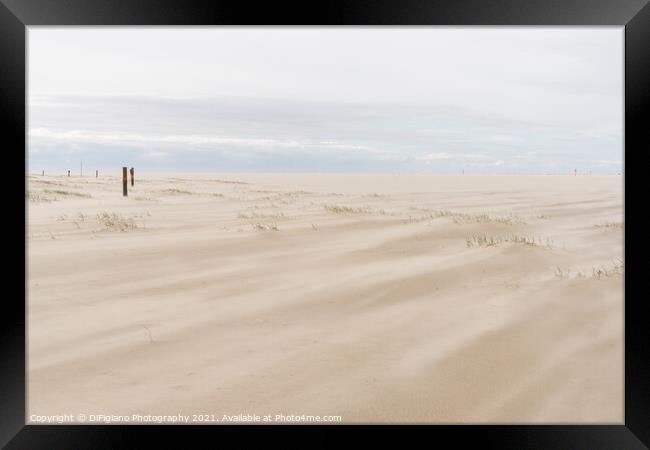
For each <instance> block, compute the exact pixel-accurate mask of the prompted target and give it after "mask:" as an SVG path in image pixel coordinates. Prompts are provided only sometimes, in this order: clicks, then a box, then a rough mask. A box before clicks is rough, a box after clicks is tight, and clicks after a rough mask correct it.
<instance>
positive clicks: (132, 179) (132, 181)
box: [131, 167, 135, 186]
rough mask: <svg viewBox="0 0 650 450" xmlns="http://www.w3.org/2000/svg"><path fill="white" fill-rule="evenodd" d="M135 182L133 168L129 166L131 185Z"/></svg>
mask: <svg viewBox="0 0 650 450" xmlns="http://www.w3.org/2000/svg"><path fill="white" fill-rule="evenodd" d="M134 184H135V170H134V169H133V167H131V186H133V185H134Z"/></svg>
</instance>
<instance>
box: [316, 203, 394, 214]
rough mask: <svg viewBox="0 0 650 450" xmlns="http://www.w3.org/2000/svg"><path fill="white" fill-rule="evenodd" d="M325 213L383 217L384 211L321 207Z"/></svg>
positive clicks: (338, 206) (339, 206)
mask: <svg viewBox="0 0 650 450" xmlns="http://www.w3.org/2000/svg"><path fill="white" fill-rule="evenodd" d="M323 207H324V208H325V210H326V211H328V212H331V213H334V214H381V215H385V214H386V211H384V210H383V209H374V208H371V207H369V206H363V207H358V208H352V207H350V206H341V205H328V204H326V205H323Z"/></svg>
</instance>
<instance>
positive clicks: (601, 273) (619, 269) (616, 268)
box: [591, 258, 625, 280]
mask: <svg viewBox="0 0 650 450" xmlns="http://www.w3.org/2000/svg"><path fill="white" fill-rule="evenodd" d="M624 271H625V263H624V262H623V260H622V259H620V258H617V259H616V260H615V261H614V263H613V267H612V268H611V269H607V268H605V267H604V266H600V267H593V268H592V270H591V276H592V278H596V279H597V280H600V279H601V278H609V277H614V276H617V275H623V273H624Z"/></svg>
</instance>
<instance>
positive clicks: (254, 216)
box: [237, 212, 284, 219]
mask: <svg viewBox="0 0 650 450" xmlns="http://www.w3.org/2000/svg"><path fill="white" fill-rule="evenodd" d="M237 217H238V218H240V219H282V218H284V213H282V212H281V213H275V214H262V213H256V212H253V213H250V214H246V213H239V214H238V215H237Z"/></svg>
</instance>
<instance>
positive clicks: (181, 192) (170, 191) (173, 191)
mask: <svg viewBox="0 0 650 450" xmlns="http://www.w3.org/2000/svg"><path fill="white" fill-rule="evenodd" d="M160 192H162V193H163V194H169V195H192V194H195V192H190V191H186V190H183V189H176V188H172V189H164V190H162V191H160Z"/></svg>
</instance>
